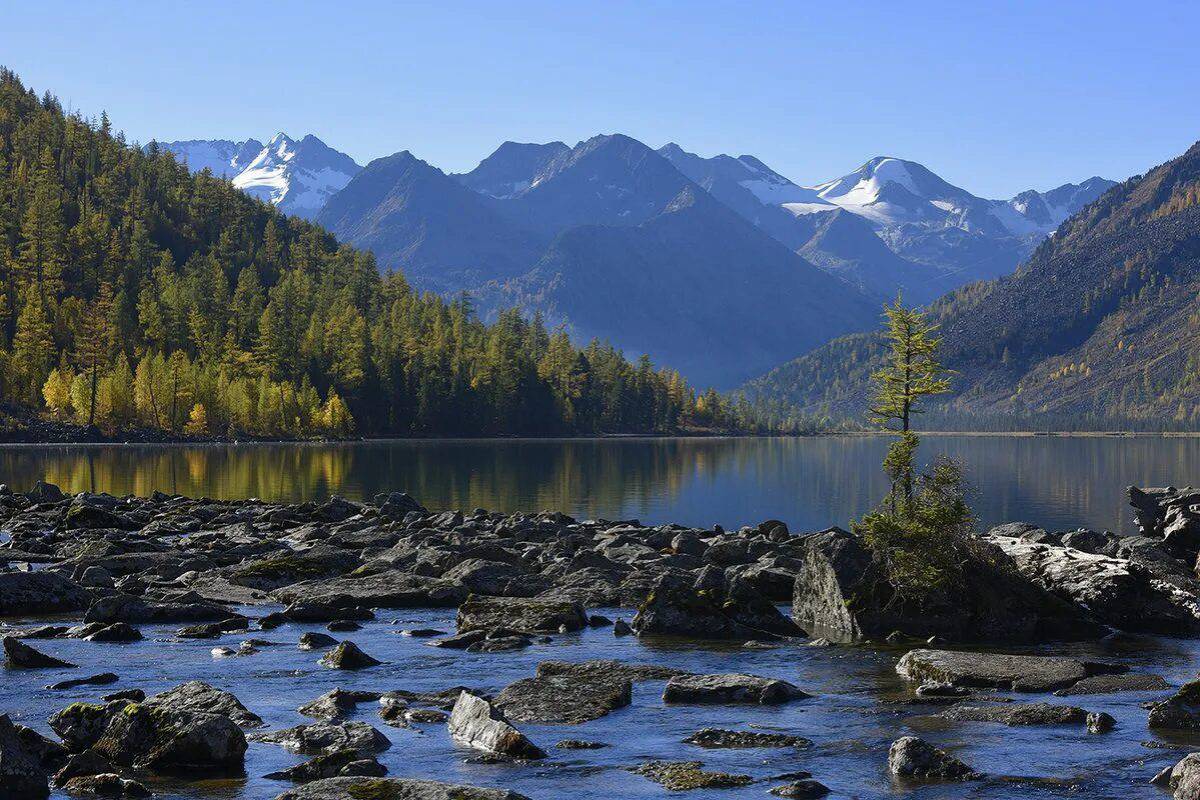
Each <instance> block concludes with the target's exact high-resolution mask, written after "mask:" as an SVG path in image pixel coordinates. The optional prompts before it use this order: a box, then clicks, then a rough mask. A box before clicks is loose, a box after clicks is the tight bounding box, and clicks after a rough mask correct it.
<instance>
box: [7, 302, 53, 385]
mask: <svg viewBox="0 0 1200 800" xmlns="http://www.w3.org/2000/svg"><path fill="white" fill-rule="evenodd" d="M52 363H54V339H53V338H52V337H51V336H50V320H49V319H48V318H47V315H46V305H45V302H44V300H43V299H42V295H41V292H39V291H38V289H37V287H36V286H35V285H33V284H28V285H26V287H25V288H24V290H23V291H22V297H21V311H20V313H19V314H18V315H17V331H16V334H15V335H14V336H13V346H12V366H13V373H14V378H15V380H14V385H15V386H16V389H17V393H18V397H20V399H21V400H22V401H24V402H26V403H30V404H35V405H36V404H37V402H38V398H39V395H40V393H41V388H42V386H43V384H45V382H46V376H47V375H49V374H50V365H51V364H52Z"/></svg>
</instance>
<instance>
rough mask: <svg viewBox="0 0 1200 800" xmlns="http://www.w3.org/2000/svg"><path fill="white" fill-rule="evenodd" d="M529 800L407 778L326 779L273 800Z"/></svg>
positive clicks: (500, 792) (501, 791)
mask: <svg viewBox="0 0 1200 800" xmlns="http://www.w3.org/2000/svg"><path fill="white" fill-rule="evenodd" d="M364 798H380V799H381V800H529V798H528V797H526V796H525V795H521V794H517V793H516V792H510V791H507V790H505V789H481V788H479V787H477V786H463V785H460V784H451V783H440V782H438V781H422V780H411V779H408V778H326V779H325V780H319V781H313V782H312V783H306V784H304V785H302V786H297V787H295V788H293V789H289V790H287V791H286V792H284V793H283V794H280V795H278V796H277V797H276V798H275V800H363V799H364Z"/></svg>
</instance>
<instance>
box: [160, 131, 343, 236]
mask: <svg viewBox="0 0 1200 800" xmlns="http://www.w3.org/2000/svg"><path fill="white" fill-rule="evenodd" d="M159 146H160V147H162V148H164V149H167V150H170V151H171V152H173V153H175V154H176V156H178V157H179V158H180V159H181V160H183V161H185V162H186V163H187V165H188V168H189V169H190V170H192V171H193V172H199V171H200V170H202V169H205V168H208V169H210V170H212V172H213V174H214V175H219V176H223V177H227V178H231V179H232V180H233V185H234V186H236V187H238V188H239V189H241V190H242V191H244V192H246V193H247V194H250V195H253V196H254V197H257V198H259V199H261V200H264V201H266V202H268V203H273V204H274V205H276V206H278V207H279V210H280V211H283V212H284V213H287V214H295V215H296V216H299V217H304V218H305V219H313V218H314V217H316V215H317V212H319V211H320V210H321V209H322V208H323V207H324V206H325V203H326V201H327V200H328V199H329V198H330V197H331V196H332V195H333V194H334V193H336V192H337V191H339V190H340V189H341V188H342V187H344V186H345V185H346V184H347V183H349V182H350V179H351V178H353V177H354V176H355V175H357V174H358V172H359V170H361V169H362V168H361V167H360V166H359V165H358V164H356V163H355V162H354V159H352V158H350V156H348V155H346V154H345V153H341V152H338V151H337V150H334V149H333V148H331V147H329V146H328V145H326V144H325V143H324V142H322V141H321V140H320V139H318V138H317V137H316V136H313V135H312V134H309V135H308V136H305V137H304V138H303V139H301V140H300V141H298V142H297V141H296V140H294V139H292V138H291V137H289V136H288V135H287V134H285V133H277V134H276V135H275V136H274V138H272V139H271V140H270V141H269V142H267V143H266V144H265V145H264V144H263V143H262V142H260V141H258V140H257V139H247V140H246V141H244V142H233V141H229V140H225V139H217V140H192V141H186V142H162V143H159Z"/></svg>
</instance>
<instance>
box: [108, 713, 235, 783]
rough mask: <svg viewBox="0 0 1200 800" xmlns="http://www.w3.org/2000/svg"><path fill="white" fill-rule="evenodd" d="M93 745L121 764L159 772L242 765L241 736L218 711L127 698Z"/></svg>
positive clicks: (205, 771)
mask: <svg viewBox="0 0 1200 800" xmlns="http://www.w3.org/2000/svg"><path fill="white" fill-rule="evenodd" d="M94 747H95V750H96V752H97V753H99V754H100V755H102V756H104V757H105V758H107V759H108V760H109V761H111V762H113V763H114V764H118V765H120V766H124V767H133V768H135V769H144V770H147V771H149V772H154V773H160V774H198V775H212V774H228V773H236V772H240V771H241V769H242V766H243V763H244V759H245V755H246V737H245V735H244V734H243V733H242V730H241V728H239V727H238V726H237V725H235V724H234V723H233V721H232V720H230V719H229V718H228V717H225V716H222V715H220V714H206V713H201V712H197V711H188V710H186V709H181V708H170V707H159V706H147V705H139V704H136V703H130V704H127V705H126V706H125V707H124V708H123V709H121V711H120V713H116V714H113V715H112V716H110V717H109V720H108V725H107V726H106V727H105V729H104V733H103V734H102V735H101V736H100V738H99V740H98V741H97V742H96V744H95V745H94Z"/></svg>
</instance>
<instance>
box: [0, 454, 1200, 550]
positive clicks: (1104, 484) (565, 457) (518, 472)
mask: <svg viewBox="0 0 1200 800" xmlns="http://www.w3.org/2000/svg"><path fill="white" fill-rule="evenodd" d="M888 441H889V439H888V438H887V437H883V436H822V437H810V438H671V439H654V438H618V439H566V440H563V439H551V440H547V439H514V440H426V441H377V442H355V443H345V444H246V445H204V446H182V445H128V446H120V445H117V446H114V445H86V446H84V445H79V446H24V445H22V446H0V482H6V483H8V484H9V485H11V486H13V487H14V488H18V489H21V488H26V487H28V486H29V485H31V484H32V483H33V482H34V481H35V480H37V479H39V478H40V479H43V480H48V481H51V482H53V483H56V484H58V485H59V486H61V487H62V488H63V489H64V490H66V491H72V492H75V491H83V490H87V491H97V492H98V491H105V492H110V493H112V494H116V495H123V494H138V495H146V494H149V493H151V492H153V491H155V490H159V491H163V492H168V493H179V494H185V495H191V496H200V495H207V496H210V497H216V498H243V497H260V498H262V499H264V500H291V501H302V500H309V499H317V500H319V499H322V498H325V497H328V496H329V495H332V494H340V495H342V496H345V497H348V498H350V499H360V498H369V497H371V496H373V495H374V494H376V493H378V492H382V491H391V490H399V491H407V492H408V493H410V494H411V495H413V496H414V497H416V498H417V499H418V500H420V501H421V502H422V503H424V504H425V505H426V506H427V507H429V508H431V509H471V508H476V507H482V508H486V509H489V510H498V511H519V510H525V511H536V510H542V509H552V510H558V511H564V512H566V513H568V514H571V515H574V516H578V517H602V518H606V519H629V518H638V519H641V520H642V521H643V522H648V523H655V524H657V523H666V522H680V523H683V524H687V525H698V526H707V525H712V524H714V523H719V524H721V525H724V526H726V527H730V526H733V527H736V526H740V525H744V524H751V523H758V522H760V521H762V520H764V519H781V520H784V521H785V522H787V523H788V524H789V525H790V526H791V528H792V529H793V530H814V529H819V528H824V527H827V526H829V525H835V524H837V525H843V526H844V525H846V524H847V522H848V520H850V519H852V518H854V517H856V516H858V515H861V514H862V513H863V512H865V511H867V510H868V509H869V508H870V507H871V506H872V505H873V504H874V503H875V502H877V501H878V499H879V497H881V496H882V495H883V494H884V493H885V492H886V489H887V487H886V481H885V478H884V476H883V474H882V472H881V471H880V466H879V465H880V461H881V460H882V458H883V454H884V451H885V450H886V448H887V444H888ZM937 455H946V456H949V457H952V458H957V459H959V460H961V462H962V463H963V464H964V466H965V467H966V470H967V475H968V477H969V479H970V481H971V483H972V485H973V491H972V497H971V503H972V506H973V508H974V509H975V511H976V514H977V516H978V517H979V520H980V523H981V525H990V524H994V523H997V522H1005V521H1011V520H1024V521H1029V522H1035V523H1037V524H1039V525H1042V526H1044V527H1047V528H1049V529H1055V530H1068V529H1073V528H1077V527H1081V526H1083V527H1091V528H1096V529H1108V530H1113V531H1118V532H1123V533H1129V532H1131V525H1132V521H1131V519H1132V518H1131V516H1130V513H1129V509H1128V507H1127V505H1126V503H1125V497H1124V489H1125V487H1126V486H1127V485H1129V484H1138V485H1142V486H1146V485H1165V484H1175V485H1186V484H1187V483H1188V482H1189V481H1193V480H1195V478H1194V476H1196V475H1198V474H1200V438H1187V437H1169V438H1159V437H1117V436H1093V437H1082V436H1080V437H1057V436H971V435H953V436H928V437H926V439H925V441H924V444H923V446H922V451H921V458H922V460H923V461H928V460H929V459H932V458H933V457H935V456H937Z"/></svg>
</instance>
